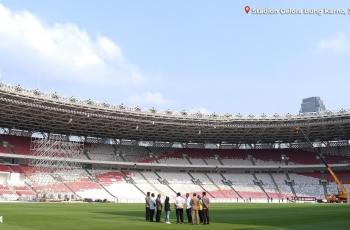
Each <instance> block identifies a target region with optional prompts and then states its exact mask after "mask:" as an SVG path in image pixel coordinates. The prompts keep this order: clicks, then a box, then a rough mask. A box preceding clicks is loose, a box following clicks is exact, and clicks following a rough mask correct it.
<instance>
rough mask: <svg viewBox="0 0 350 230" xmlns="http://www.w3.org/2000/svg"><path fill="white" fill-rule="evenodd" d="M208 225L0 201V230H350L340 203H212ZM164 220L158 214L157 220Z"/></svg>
mask: <svg viewBox="0 0 350 230" xmlns="http://www.w3.org/2000/svg"><path fill="white" fill-rule="evenodd" d="M210 211H211V213H210V216H211V224H210V225H199V226H192V225H189V224H183V225H178V224H175V220H174V218H175V212H174V210H172V213H171V222H172V224H170V225H167V224H164V223H147V222H145V221H144V206H143V205H141V204H97V203H96V204H94V203H91V204H44V203H21V204H19V203H16V204H8V203H0V216H3V217H4V223H3V224H0V230H33V229H40V230H43V229H47V230H56V229H57V230H70V229H72V230H73V229H74V230H79V229H84V230H85V229H104V230H109V229H113V230H116V229H125V230H134V229H136V230H148V229H152V230H157V229H215V230H221V229H222V230H225V229H230V230H231V229H242V230H243V229H245V230H248V229H308V230H309V229H315V230H322V229H350V206H349V205H341V204H283V205H278V204H214V205H213V206H212V208H211V210H210ZM162 220H163V216H162Z"/></svg>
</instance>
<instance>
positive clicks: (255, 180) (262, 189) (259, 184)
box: [252, 172, 270, 199]
mask: <svg viewBox="0 0 350 230" xmlns="http://www.w3.org/2000/svg"><path fill="white" fill-rule="evenodd" d="M252 176H253V177H254V181H253V183H254V184H255V185H256V186H258V187H259V188H260V190H261V191H262V192H263V193H264V194H265V196H266V198H267V199H270V196H269V194H267V192H266V191H265V189H264V187H263V183H262V181H261V180H259V179H258V178H257V177H256V175H255V173H254V172H253V173H252Z"/></svg>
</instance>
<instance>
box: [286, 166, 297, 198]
mask: <svg viewBox="0 0 350 230" xmlns="http://www.w3.org/2000/svg"><path fill="white" fill-rule="evenodd" d="M285 174H286V177H287V182H289V183H287V184H288V185H289V187H290V190H292V193H293V196H297V194H296V192H295V189H294V187H293V183H292V181H291V179H290V177H289V174H288V172H286V173H285Z"/></svg>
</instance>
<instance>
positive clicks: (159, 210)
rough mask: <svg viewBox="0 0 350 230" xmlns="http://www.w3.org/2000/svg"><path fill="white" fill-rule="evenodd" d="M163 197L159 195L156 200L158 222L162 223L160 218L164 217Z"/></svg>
mask: <svg viewBox="0 0 350 230" xmlns="http://www.w3.org/2000/svg"><path fill="white" fill-rule="evenodd" d="M160 198H161V195H160V194H158V196H157V199H156V208H157V213H156V222H160V216H161V215H162V209H163V205H162V201H161V199H160Z"/></svg>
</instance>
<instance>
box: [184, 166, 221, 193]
mask: <svg viewBox="0 0 350 230" xmlns="http://www.w3.org/2000/svg"><path fill="white" fill-rule="evenodd" d="M187 174H188V175H189V176H190V177H191V178H192V179H193V180H196V181H199V182H200V183H194V182H193V183H194V184H196V185H198V186H199V187H201V189H202V190H203V191H205V192H206V193H207V194H209V195H210V196H211V197H212V198H215V196H214V195H213V194H211V193H210V192H209V191H208V190H206V189H205V188H204V187H203V185H202V182H201V181H200V180H199V179H197V178H194V177H193V175H192V174H191V173H190V172H188V173H187Z"/></svg>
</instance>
